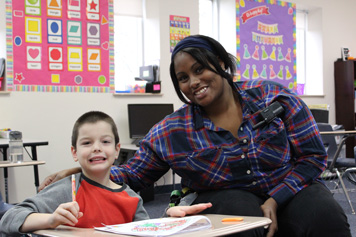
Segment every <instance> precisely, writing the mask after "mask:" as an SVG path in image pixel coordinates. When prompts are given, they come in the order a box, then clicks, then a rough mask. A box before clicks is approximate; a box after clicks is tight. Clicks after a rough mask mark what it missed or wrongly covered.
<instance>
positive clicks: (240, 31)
mask: <svg viewBox="0 0 356 237" xmlns="http://www.w3.org/2000/svg"><path fill="white" fill-rule="evenodd" d="M236 53H237V54H236V56H237V59H238V63H237V75H236V79H237V80H271V81H275V82H278V83H280V84H282V85H284V86H286V87H287V88H289V89H291V90H293V91H294V92H297V73H296V5H295V4H294V3H288V2H283V1H276V0H236Z"/></svg>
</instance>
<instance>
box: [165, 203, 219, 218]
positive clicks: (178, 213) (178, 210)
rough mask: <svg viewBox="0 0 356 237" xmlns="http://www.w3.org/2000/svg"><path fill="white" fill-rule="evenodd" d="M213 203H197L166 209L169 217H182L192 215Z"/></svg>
mask: <svg viewBox="0 0 356 237" xmlns="http://www.w3.org/2000/svg"><path fill="white" fill-rule="evenodd" d="M212 205H213V204H211V203H210V202H209V203H199V204H195V205H192V206H175V207H171V208H169V209H168V210H167V215H168V216H171V217H183V216H186V215H194V214H198V213H199V212H202V211H204V210H205V209H207V208H209V207H211V206H212Z"/></svg>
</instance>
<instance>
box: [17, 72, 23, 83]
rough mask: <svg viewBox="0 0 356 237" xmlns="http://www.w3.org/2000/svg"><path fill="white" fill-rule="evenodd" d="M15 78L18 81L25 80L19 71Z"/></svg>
mask: <svg viewBox="0 0 356 237" xmlns="http://www.w3.org/2000/svg"><path fill="white" fill-rule="evenodd" d="M15 80H17V81H19V82H20V83H21V82H22V81H23V80H25V78H24V76H23V75H22V72H21V73H16V76H15Z"/></svg>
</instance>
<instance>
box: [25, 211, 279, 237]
mask: <svg viewBox="0 0 356 237" xmlns="http://www.w3.org/2000/svg"><path fill="white" fill-rule="evenodd" d="M205 216H207V217H208V218H209V219H210V221H211V223H212V226H213V227H212V229H207V230H202V231H194V232H188V233H185V234H177V235H171V236H184V237H196V236H199V237H207V236H223V235H227V234H233V233H238V232H242V231H245V230H250V229H254V228H258V227H262V226H267V225H269V224H270V223H271V222H272V221H271V220H270V219H269V218H266V217H251V216H246V217H244V220H243V221H242V222H231V223H228V224H225V223H222V222H221V220H222V219H223V218H229V217H236V216H230V215H215V214H206V215H205ZM32 236H63V237H66V236H68V237H69V236H89V237H90V236H96V237H97V236H99V237H100V236H127V235H118V234H113V233H108V232H104V231H97V230H94V229H85V228H74V227H69V226H59V227H57V228H56V229H50V230H38V231H35V232H34V233H33V234H32ZM130 236H132V235H130Z"/></svg>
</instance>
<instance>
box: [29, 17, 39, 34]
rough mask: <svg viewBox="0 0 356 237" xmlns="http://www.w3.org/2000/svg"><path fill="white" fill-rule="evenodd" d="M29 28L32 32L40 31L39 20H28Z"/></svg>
mask: <svg viewBox="0 0 356 237" xmlns="http://www.w3.org/2000/svg"><path fill="white" fill-rule="evenodd" d="M28 30H29V31H31V32H38V31H39V30H38V21H31V20H29V21H28Z"/></svg>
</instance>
